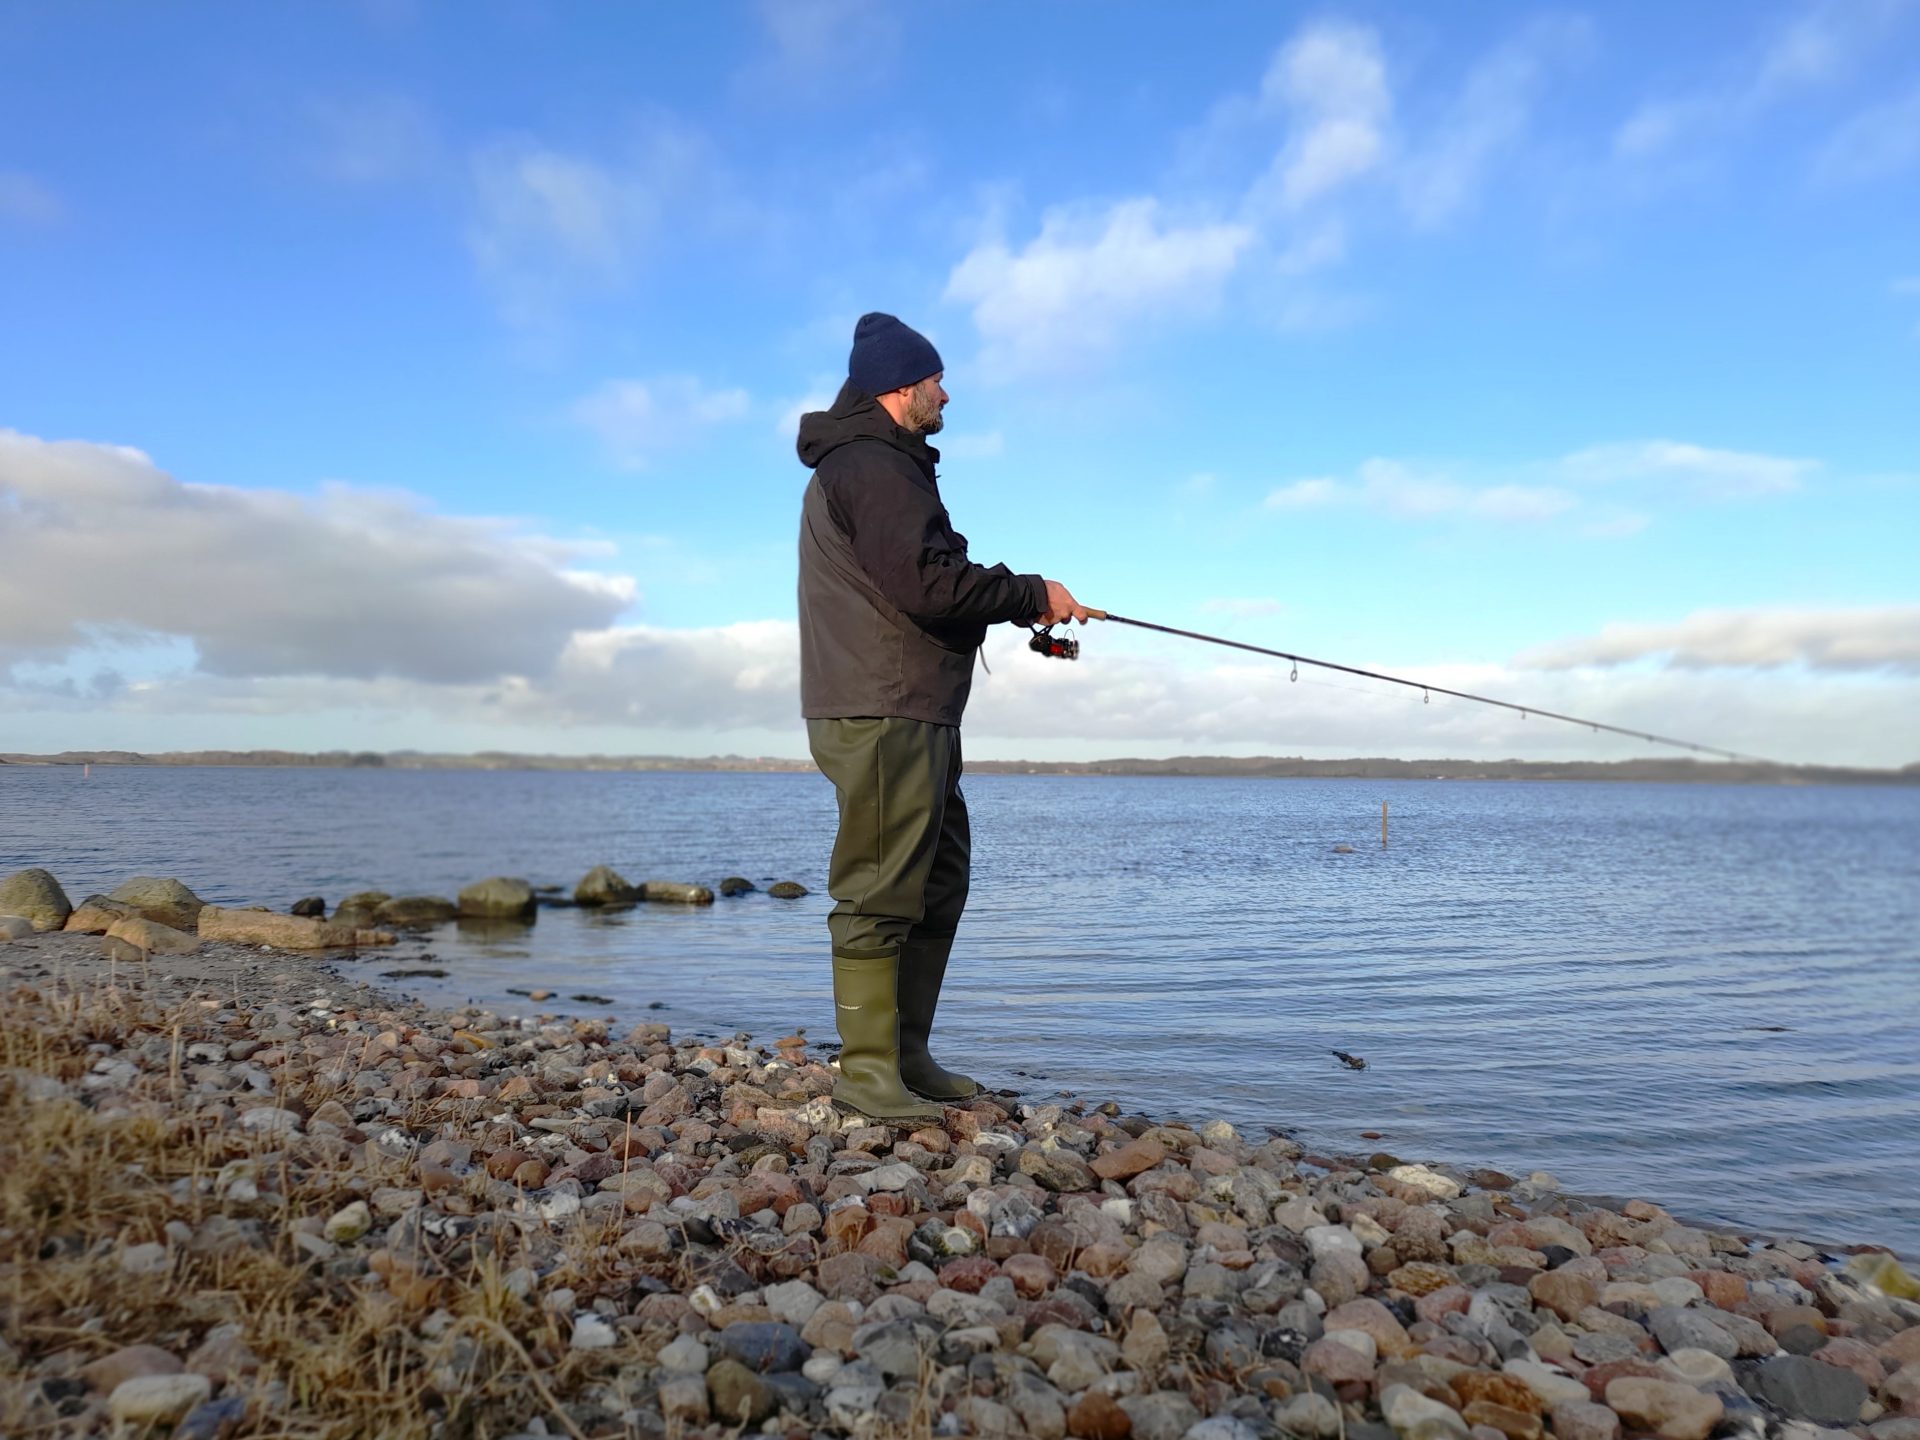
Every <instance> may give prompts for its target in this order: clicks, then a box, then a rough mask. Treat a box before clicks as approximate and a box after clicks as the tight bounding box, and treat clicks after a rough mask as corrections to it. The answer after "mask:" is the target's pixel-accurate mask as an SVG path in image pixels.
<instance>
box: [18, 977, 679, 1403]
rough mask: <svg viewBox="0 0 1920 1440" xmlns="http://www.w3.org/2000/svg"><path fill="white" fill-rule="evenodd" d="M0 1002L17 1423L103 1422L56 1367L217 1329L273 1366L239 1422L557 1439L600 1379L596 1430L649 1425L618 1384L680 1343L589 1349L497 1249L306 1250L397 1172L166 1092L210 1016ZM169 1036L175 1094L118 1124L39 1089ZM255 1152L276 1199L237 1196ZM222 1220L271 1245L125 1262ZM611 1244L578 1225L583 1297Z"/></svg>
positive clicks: (157, 1085)
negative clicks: (296, 1141)
mask: <svg viewBox="0 0 1920 1440" xmlns="http://www.w3.org/2000/svg"><path fill="white" fill-rule="evenodd" d="M0 1008H3V1009H4V1012H5V1013H6V1015H7V1020H8V1023H7V1024H6V1026H5V1027H4V1029H0V1136H4V1137H5V1140H4V1145H3V1146H0V1154H3V1155H4V1163H0V1335H4V1337H5V1339H6V1342H7V1344H8V1345H10V1346H11V1347H12V1354H11V1356H9V1355H8V1353H7V1351H6V1350H4V1349H0V1434H5V1435H8V1436H16V1437H26V1436H29V1435H46V1436H54V1435H69V1434H81V1433H88V1432H89V1430H93V1431H96V1432H97V1431H99V1430H102V1429H104V1423H105V1422H104V1418H103V1416H102V1414H101V1411H100V1408H99V1407H98V1405H97V1403H96V1404H95V1405H94V1407H93V1408H92V1410H91V1411H89V1412H86V1413H81V1414H74V1413H73V1412H74V1411H75V1410H77V1409H80V1408H81V1407H82V1405H83V1401H82V1399H81V1398H80V1397H79V1396H78V1395H77V1394H69V1395H68V1396H67V1397H66V1400H65V1409H66V1411H67V1413H66V1414H65V1415H63V1414H62V1413H61V1406H60V1404H59V1402H58V1401H57V1400H56V1399H50V1398H49V1397H48V1395H47V1392H46V1388H45V1387H44V1386H43V1385H42V1384H41V1380H42V1379H43V1378H45V1377H47V1376H49V1375H52V1376H54V1377H59V1376H64V1375H69V1374H71V1372H72V1371H74V1370H76V1369H77V1368H78V1367H79V1366H80V1365H82V1364H84V1363H86V1362H87V1361H90V1360H92V1359H95V1358H98V1357H99V1356H102V1355H105V1354H108V1353H110V1352H112V1351H114V1350H117V1349H119V1348H120V1347H122V1346H126V1345H133V1344H153V1345H157V1346H160V1347H161V1348H163V1349H166V1350H168V1351H170V1352H171V1353H173V1354H175V1355H177V1356H180V1357H182V1358H184V1357H185V1356H186V1355H187V1354H188V1353H189V1352H190V1351H191V1350H192V1349H193V1347H194V1346H195V1345H196V1344H198V1343H199V1341H200V1340H201V1339H202V1338H203V1337H204V1335H205V1334H206V1332H207V1331H208V1330H209V1329H210V1328H212V1327H214V1326H218V1325H223V1324H230V1323H237V1324H238V1325H240V1326H241V1327H242V1330H243V1334H244V1339H245V1342H246V1345H247V1346H248V1348H250V1349H251V1350H252V1352H253V1353H254V1354H255V1355H256V1356H257V1357H258V1360H259V1368H258V1371H257V1373H255V1374H254V1375H252V1376H251V1377H249V1378H247V1379H244V1380H241V1381H238V1382H236V1383H235V1384H234V1385H233V1387H232V1388H231V1389H230V1390H229V1391H228V1392H226V1393H237V1394H240V1395H243V1396H244V1397H245V1398H246V1401H247V1410H246V1415H245V1418H244V1420H243V1421H242V1422H241V1423H240V1425H239V1426H238V1427H237V1428H235V1429H234V1430H232V1431H231V1432H229V1433H232V1434H235V1435H242V1436H285V1437H301V1440H309V1437H313V1440H319V1437H342V1440H344V1437H358V1436H382V1437H394V1440H409V1437H426V1436H428V1435H433V1436H437V1437H450V1440H464V1437H472V1440H485V1437H493V1436H500V1435H504V1434H508V1433H511V1432H513V1431H515V1430H518V1429H521V1428H522V1427H524V1425H525V1424H526V1422H527V1421H528V1420H529V1419H530V1418H532V1417H533V1416H536V1415H542V1416H545V1417H546V1423H547V1425H548V1427H549V1429H550V1430H551V1431H552V1432H553V1433H555V1434H570V1435H574V1436H576V1437H577V1436H581V1435H582V1434H583V1431H582V1429H581V1427H580V1425H579V1424H577V1423H576V1421H575V1419H574V1418H573V1416H572V1415H570V1414H569V1413H568V1412H569V1408H573V1407H570V1406H564V1405H563V1404H562V1400H563V1398H565V1399H569V1400H578V1399H579V1398H581V1392H582V1390H583V1389H585V1388H586V1387H594V1388H595V1390H596V1392H597V1393H596V1394H595V1396H594V1397H593V1398H594V1400H595V1401H597V1403H595V1404H592V1405H589V1406H587V1407H585V1409H584V1410H583V1411H581V1412H579V1413H589V1414H593V1415H597V1416H598V1417H599V1418H598V1419H597V1420H596V1421H594V1422H593V1430H592V1433H594V1434H596V1435H620V1434H628V1433H638V1432H635V1431H633V1430H632V1429H631V1427H630V1424H622V1423H620V1422H619V1421H618V1419H617V1418H615V1417H617V1416H618V1412H619V1410H620V1409H623V1408H626V1406H628V1405H632V1404H634V1403H637V1402H639V1401H640V1400H641V1399H642V1398H643V1397H641V1396H638V1395H635V1396H631V1397H628V1396H626V1395H623V1394H622V1393H620V1392H621V1391H622V1390H623V1389H624V1387H623V1386H622V1384H621V1375H620V1371H621V1369H622V1367H623V1366H632V1365H635V1364H636V1362H640V1361H643V1360H645V1359H648V1358H650V1356H651V1353H652V1352H653V1350H654V1349H655V1348H657V1345H658V1344H659V1343H660V1340H661V1338H662V1337H660V1336H636V1337H631V1338H629V1339H628V1340H626V1341H625V1342H623V1343H622V1344H621V1345H620V1346H617V1347H615V1348H614V1349H611V1350H606V1351H597V1352H587V1353H582V1352H576V1351H571V1350H569V1348H568V1344H567V1341H568V1322H567V1321H566V1320H565V1319H564V1318H561V1317H556V1316H554V1315H552V1314H550V1313H548V1312H547V1311H546V1310H545V1309H543V1308H542V1307H541V1306H539V1305H538V1304H537V1303H529V1302H527V1301H523V1300H521V1299H520V1298H518V1297H517V1296H516V1295H515V1294H514V1293H513V1291H512V1290H511V1289H510V1288H509V1287H508V1285H507V1284H506V1283H505V1281H504V1279H503V1275H502V1272H501V1268H500V1265H499V1262H498V1260H497V1259H495V1258H492V1257H488V1258H476V1259H474V1260H471V1261H469V1262H467V1263H465V1264H464V1265H461V1266H455V1267H451V1268H449V1269H448V1270H446V1271H445V1272H444V1273H439V1274H436V1275H434V1276H432V1277H430V1283H422V1284H418V1285H411V1286H409V1285H396V1286H394V1287H393V1288H392V1289H389V1287H387V1286H385V1285H382V1284H380V1283H379V1282H378V1280H377V1279H374V1278H372V1277H369V1276H366V1275H364V1274H362V1275H349V1274H336V1273H331V1272H330V1271H329V1268H328V1266H327V1264H326V1263H325V1262H324V1261H317V1260H315V1259H313V1258H312V1257H310V1256H309V1255H308V1254H307V1253H306V1252H305V1251H303V1250H302V1249H301V1248H300V1247H299V1245H298V1244H297V1243H296V1238H295V1236H296V1227H295V1222H296V1221H300V1220H302V1219H303V1218H307V1219H308V1223H309V1224H311V1218H310V1217H316V1216H317V1217H320V1218H323V1219H324V1218H325V1217H326V1216H327V1215H330V1214H331V1213H333V1211H334V1210H335V1209H337V1208H339V1207H340V1206H342V1205H345V1204H347V1203H348V1202H350V1201H351V1200H353V1199H356V1198H360V1194H361V1191H363V1190H364V1188H365V1184H364V1182H365V1181H366V1180H367V1179H368V1178H371V1179H372V1183H376V1184H378V1183H398V1181H399V1175H398V1170H399V1167H398V1166H395V1167H394V1172H395V1173H393V1174H391V1175H386V1176H377V1177H368V1176H367V1172H366V1169H365V1166H364V1164H361V1165H360V1170H359V1173H360V1175H361V1177H362V1180H363V1184H362V1187H361V1191H356V1190H355V1189H353V1188H352V1187H350V1185H349V1183H348V1182H349V1180H350V1179H352V1178H353V1176H354V1174H355V1170H354V1164H358V1163H359V1162H357V1161H356V1162H353V1163H348V1162H345V1161H332V1162H321V1163H315V1164H303V1165H297V1166H296V1165H295V1164H293V1163H291V1162H289V1161H288V1160H287V1159H286V1156H285V1151H284V1149H282V1150H281V1151H280V1158H279V1159H278V1160H272V1159H269V1158H268V1156H269V1152H272V1151H273V1150H274V1149H275V1146H276V1142H274V1141H272V1140H270V1139H266V1138H263V1137H261V1136H258V1135H255V1134H251V1133H249V1132H246V1131H244V1130H241V1129H240V1128H238V1127H236V1126H227V1127H217V1128H216V1127H213V1126H211V1125H208V1124H204V1123H202V1122H201V1121H200V1120H198V1119H196V1118H194V1117H193V1115H192V1114H190V1113H187V1112H186V1111H184V1110H183V1109H181V1108H177V1107H175V1106H173V1105H170V1104H169V1103H167V1100H168V1096H167V1094H166V1092H167V1091H168V1090H172V1091H173V1092H174V1093H175V1094H179V1093H181V1091H182V1087H183V1081H182V1080H181V1066H180V1062H179V1055H180V1052H181V1050H182V1048H183V1046H184V1044H185V1043H189V1042H190V1041H191V1040H192V1039H194V1038H202V1037H201V1034H200V1033H199V1032H204V1031H205V1028H206V1025H207V1011H206V1009H205V1008H204V1007H202V1006H200V1005H198V1004H191V1003H190V1004H188V1005H184V1006H181V1007H177V1008H172V1009H162V1008H161V1007H159V1006H157V1005H155V1004H154V1003H152V1002H151V1001H149V1000H147V999H146V998H144V997H143V996H141V995H140V994H138V993H137V992H133V991H130V990H127V989H123V988H120V987H116V986H112V985H95V986H91V987H87V988H85V989H73V988H63V987H48V988H47V989H45V990H38V991H33V990H22V991H18V992H16V993H15V994H13V995H12V996H9V997H6V999H5V1002H4V1006H0ZM156 1037H165V1038H166V1040H167V1041H169V1042H170V1044H171V1048H172V1053H173V1058H172V1062H171V1064H170V1065H169V1066H168V1067H167V1070H166V1072H165V1073H164V1074H154V1073H152V1072H149V1073H148V1074H147V1076H146V1078H145V1079H144V1080H143V1081H142V1082H141V1083H142V1086H143V1093H145V1092H148V1091H156V1090H157V1093H154V1094H153V1096H152V1102H151V1103H149V1104H146V1105H144V1106H137V1107H134V1109H133V1111H132V1113H125V1114H120V1115H104V1116H103V1115H100V1114H97V1113H95V1111H94V1110H92V1109H90V1108H88V1107H87V1106H86V1105H84V1104H82V1103H80V1102H79V1101H78V1100H75V1099H71V1098H60V1099H44V1098H43V1099H35V1098H33V1096H32V1093H31V1087H32V1083H33V1082H32V1080H31V1079H30V1078H29V1077H31V1076H35V1075H39V1076H50V1077H53V1078H56V1079H59V1080H62V1081H65V1082H69V1083H71V1082H75V1081H78V1080H79V1079H80V1078H81V1077H82V1076H83V1075H84V1074H86V1073H87V1071H88V1069H89V1067H90V1066H91V1065H92V1064H93V1063H94V1061H95V1060H96V1059H98V1058H99V1056H98V1055H97V1054H94V1053H89V1052H88V1050H87V1046H88V1045H89V1044H95V1043H104V1044H107V1045H112V1046H114V1047H116V1048H117V1047H120V1046H125V1045H134V1044H144V1043H148V1042H151V1041H153V1040H154V1039H155V1038H156ZM8 1072H10V1073H8ZM332 1093H333V1092H332V1091H331V1090H330V1089H328V1088H327V1087H324V1086H320V1085H315V1086H312V1087H308V1088H305V1089H303V1090H302V1092H301V1093H300V1094H298V1095H297V1096H291V1097H288V1096H282V1097H277V1098H281V1099H289V1098H291V1099H297V1100H298V1101H300V1102H301V1103H303V1104H306V1105H309V1106H313V1105H318V1104H319V1103H321V1102H323V1101H324V1100H325V1099H327V1098H329V1097H330V1095H331V1094H332ZM263 1161H264V1162H265V1163H264V1165H263V1164H262V1162H263ZM235 1162H241V1163H242V1164H243V1165H247V1164H251V1165H254V1166H256V1167H258V1168H259V1169H260V1170H261V1172H262V1173H259V1174H258V1176H257V1180H258V1188H259V1195H258V1198H257V1199H252V1200H242V1201H236V1200H234V1199H233V1198H232V1197H230V1196H223V1195H222V1194H221V1192H220V1190H219V1188H218V1181H219V1177H221V1175H222V1173H223V1172H225V1173H227V1174H228V1175H231V1174H232V1173H233V1171H232V1170H230V1169H229V1168H228V1167H230V1166H232V1165H234V1163H235ZM217 1215H226V1216H228V1217H230V1218H232V1219H238V1220H246V1221H252V1222H254V1223H256V1224H257V1225H258V1230H259V1237H260V1243H258V1244H248V1243H238V1242H234V1243H226V1244H222V1245H219V1246H217V1247H214V1248H212V1249H211V1250H207V1251H200V1250H196V1249H195V1248H194V1247H193V1246H192V1245H181V1244H173V1245H171V1246H170V1254H171V1257H172V1263H171V1267H170V1268H169V1269H168V1270H167V1271H166V1272H164V1273H160V1274H153V1275H129V1274H127V1273H125V1272H124V1271H123V1269H122V1267H121V1264H120V1258H119V1257H120V1254H121V1252H122V1250H123V1249H124V1247H126V1246H129V1245H134V1244H139V1243H141V1242H145V1241H157V1240H164V1239H165V1238H166V1235H167V1226H168V1224H169V1222H179V1223H180V1224H183V1225H185V1226H187V1227H188V1228H189V1229H191V1230H194V1231H198V1230H199V1229H200V1227H201V1226H202V1225H203V1224H204V1223H205V1222H206V1221H207V1220H209V1219H210V1218H212V1217H214V1216H217ZM376 1223H378V1222H376ZM607 1238H608V1236H607V1235H606V1234H605V1233H604V1232H603V1231H601V1230H599V1229H598V1227H594V1226H590V1225H589V1226H576V1227H575V1229H574V1231H573V1232H571V1233H570V1234H568V1235H567V1236H566V1237H565V1241H564V1244H565V1250H566V1262H565V1265H566V1268H567V1269H568V1270H570V1271H571V1272H575V1273H577V1274H578V1275H579V1277H580V1284H581V1293H582V1294H590V1293H593V1292H592V1285H591V1281H592V1280H593V1278H594V1277H595V1275H596V1273H597V1272H598V1271H599V1270H600V1269H601V1268H602V1267H603V1266H604V1264H605V1261H604V1259H603V1257H604V1256H605V1255H606V1254H607V1253H608V1252H607V1250H606V1248H605V1246H604V1241H605V1240H606V1239H607ZM342 1268H344V1267H342ZM396 1292H397V1293H396ZM536 1299H537V1297H536ZM433 1310H444V1311H446V1312H448V1314H449V1315H450V1316H451V1319H450V1320H446V1319H442V1320H441V1322H440V1325H443V1326H444V1328H439V1326H436V1327H430V1328H432V1329H433V1330H434V1332H435V1333H433V1335H432V1336H431V1338H429V1337H428V1335H426V1334H424V1333H423V1332H422V1330H421V1328H420V1326H419V1322H420V1321H421V1320H422V1319H423V1318H425V1316H426V1315H427V1314H428V1313H429V1312H430V1311H433ZM71 1388H73V1389H75V1390H77V1387H71ZM217 1393H218V1392H217ZM96 1400H97V1397H96Z"/></svg>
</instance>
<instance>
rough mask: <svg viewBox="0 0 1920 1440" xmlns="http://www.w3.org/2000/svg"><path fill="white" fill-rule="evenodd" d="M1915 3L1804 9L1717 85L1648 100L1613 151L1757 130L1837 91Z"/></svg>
mask: <svg viewBox="0 0 1920 1440" xmlns="http://www.w3.org/2000/svg"><path fill="white" fill-rule="evenodd" d="M1913 8H1914V7H1913V5H1912V0H1816V3H1812V4H1807V5H1803V6H1801V7H1800V9H1799V13H1798V14H1796V15H1794V16H1792V17H1791V18H1790V19H1788V20H1787V21H1786V22H1785V23H1784V24H1781V25H1780V26H1779V27H1778V28H1776V29H1775V30H1774V31H1773V33H1772V34H1771V35H1769V36H1766V37H1765V38H1764V39H1763V40H1761V41H1760V42H1759V43H1758V44H1757V45H1756V46H1755V47H1754V48H1753V49H1752V50H1751V51H1750V53H1749V54H1748V55H1747V56H1746V57H1744V58H1743V59H1742V61H1741V62H1740V63H1739V64H1738V65H1736V66H1734V67H1731V68H1730V69H1729V71H1728V72H1727V73H1725V74H1723V75H1722V76H1721V77H1719V78H1718V79H1716V80H1714V81H1712V82H1709V83H1707V84H1705V85H1703V86H1701V87H1700V88H1699V89H1697V90H1695V91H1693V92H1691V93H1688V94H1683V95H1680V96H1667V97H1661V98H1658V99H1653V100H1648V101H1645V102H1643V103H1642V104H1641V105H1640V106H1639V107H1637V108H1636V109H1635V110H1634V112H1633V113H1632V114H1631V115H1629V116H1628V118H1627V119H1626V120H1625V121H1624V122H1623V123H1622V124H1621V125H1620V127H1619V128H1618V129H1617V130H1616V131H1615V133H1614V146H1613V148H1614V153H1615V154H1616V155H1619V156H1621V157H1622V158H1625V159H1631V160H1637V161H1644V160H1648V159H1651V158H1654V157H1656V156H1658V155H1660V154H1663V153H1666V152H1670V151H1672V150H1674V149H1677V148H1679V147H1681V146H1683V145H1687V144H1697V143H1699V142H1701V141H1704V140H1708V139H1712V138H1716V137H1718V136H1721V135H1724V134H1727V133H1729V132H1732V131H1735V130H1738V129H1741V128H1743V127H1745V126H1746V125H1748V124H1751V123H1752V122H1753V121H1754V120H1756V119H1757V118H1758V117H1759V116H1761V115H1762V114H1764V113H1765V112H1766V111H1768V110H1770V109H1772V108H1773V107H1774V106H1776V105H1779V104H1781V103H1783V102H1785V101H1788V100H1790V99H1793V98H1794V97H1795V96H1798V95H1801V94H1804V93H1806V92H1807V91H1809V90H1812V89H1815V88H1816V87H1819V86H1823V85H1831V84H1833V83H1834V82H1836V81H1837V80H1839V79H1840V78H1842V77H1843V76H1845V75H1846V74H1848V73H1849V72H1851V71H1852V70H1853V68H1854V67H1855V66H1856V65H1857V64H1858V63H1860V62H1861V61H1862V60H1863V59H1865V58H1867V57H1870V56H1871V55H1872V54H1874V53H1875V51H1876V50H1877V49H1878V48H1879V47H1881V46H1882V45H1883V44H1884V42H1885V41H1886V39H1887V37H1888V36H1889V35H1891V34H1892V33H1893V32H1894V30H1895V29H1897V28H1898V26H1899V25H1900V24H1901V23H1902V22H1903V21H1904V20H1905V19H1906V17H1907V15H1908V14H1909V13H1910V12H1911V11H1912V9H1913Z"/></svg>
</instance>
